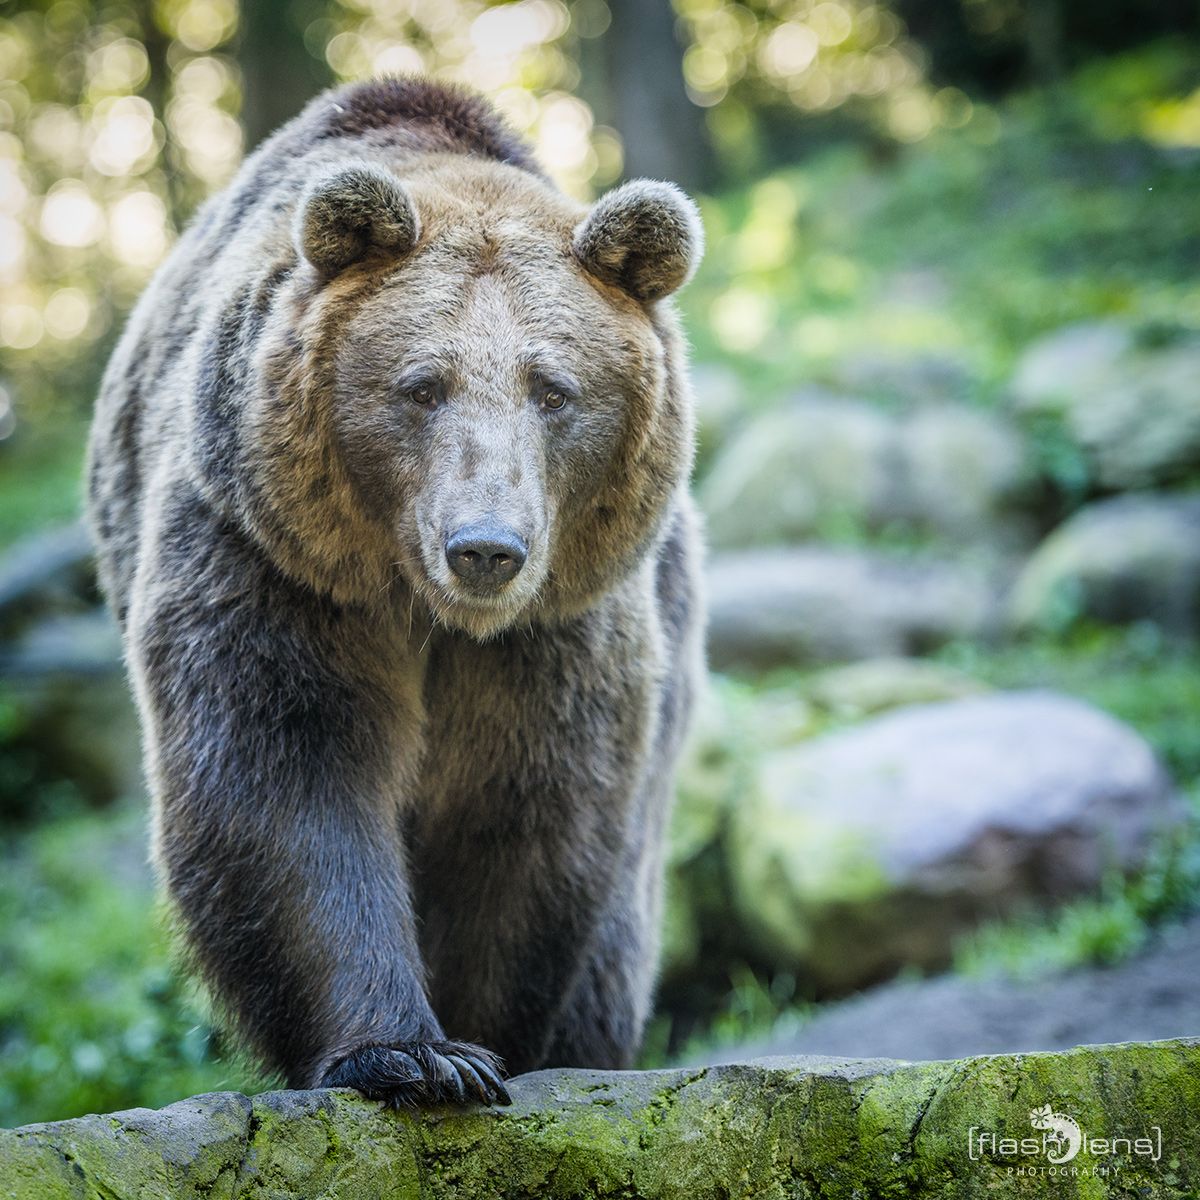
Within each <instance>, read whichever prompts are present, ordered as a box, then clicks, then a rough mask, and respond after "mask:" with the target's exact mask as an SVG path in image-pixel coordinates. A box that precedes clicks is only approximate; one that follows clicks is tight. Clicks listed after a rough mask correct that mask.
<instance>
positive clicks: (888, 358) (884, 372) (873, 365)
mask: <svg viewBox="0 0 1200 1200" xmlns="http://www.w3.org/2000/svg"><path fill="white" fill-rule="evenodd" d="M832 378H833V380H834V381H835V382H836V383H837V385H838V387H840V388H842V389H844V390H845V391H847V392H849V393H851V394H856V395H860V396H879V397H882V398H885V399H887V400H890V401H897V400H898V401H900V402H901V403H904V404H909V405H921V404H928V403H929V402H930V401H942V402H946V401H949V402H959V401H962V400H964V399H966V398H967V397H968V396H969V395H970V393H971V391H972V389H973V388H974V387H975V386H976V381H975V373H974V372H973V371H972V370H971V368H970V366H969V364H968V363H966V362H965V361H963V360H962V359H960V358H954V357H951V356H949V355H946V354H932V353H913V352H911V351H907V352H906V351H899V350H895V349H893V348H890V347H883V346H863V347H856V348H855V349H854V350H853V352H852V353H850V354H847V355H846V356H845V357H844V358H842V359H840V360H839V361H837V362H835V363H834V364H833V365H832Z"/></svg>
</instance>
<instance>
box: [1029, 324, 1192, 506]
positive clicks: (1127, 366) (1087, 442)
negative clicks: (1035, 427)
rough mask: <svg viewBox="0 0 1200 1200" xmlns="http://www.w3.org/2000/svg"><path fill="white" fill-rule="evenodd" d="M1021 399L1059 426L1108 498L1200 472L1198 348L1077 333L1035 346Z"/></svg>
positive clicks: (1095, 331)
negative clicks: (1117, 492)
mask: <svg viewBox="0 0 1200 1200" xmlns="http://www.w3.org/2000/svg"><path fill="white" fill-rule="evenodd" d="M1013 392H1014V394H1015V396H1016V399H1017V402H1018V404H1019V405H1020V407H1021V408H1023V409H1024V410H1025V411H1027V412H1040V413H1052V414H1056V415H1058V416H1059V417H1061V419H1062V421H1063V423H1064V425H1065V427H1066V429H1067V432H1068V433H1069V434H1070V436H1071V437H1072V438H1073V439H1074V440H1075V442H1076V443H1077V444H1078V445H1079V447H1080V448H1081V449H1082V450H1083V452H1084V454H1085V456H1086V457H1087V459H1088V461H1089V463H1090V466H1091V469H1092V471H1093V473H1094V475H1095V478H1096V480H1097V482H1098V483H1099V484H1100V485H1101V486H1102V487H1104V488H1115V489H1124V488H1142V487H1148V486H1154V485H1157V484H1163V483H1170V482H1173V481H1175V480H1178V479H1182V478H1185V477H1187V476H1189V475H1191V474H1195V473H1196V472H1197V471H1200V339H1196V338H1178V339H1176V340H1174V341H1171V342H1168V343H1167V344H1165V345H1139V344H1138V341H1137V339H1136V338H1135V336H1134V334H1133V332H1132V331H1131V330H1129V329H1128V328H1127V327H1125V326H1122V325H1120V324H1115V323H1088V324H1083V325H1075V326H1070V327H1068V328H1067V329H1064V330H1061V331H1059V332H1058V333H1055V334H1052V335H1050V336H1049V337H1048V338H1046V339H1044V340H1043V341H1041V342H1037V343H1035V344H1034V345H1033V346H1032V347H1031V348H1030V349H1029V350H1028V351H1027V352H1026V354H1025V356H1024V358H1023V359H1022V361H1021V362H1020V363H1019V365H1018V368H1017V372H1016V376H1015V378H1014V381H1013Z"/></svg>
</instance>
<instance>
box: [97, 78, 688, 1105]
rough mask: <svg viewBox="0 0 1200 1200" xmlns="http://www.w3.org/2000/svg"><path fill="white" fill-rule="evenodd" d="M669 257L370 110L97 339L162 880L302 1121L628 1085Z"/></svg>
mask: <svg viewBox="0 0 1200 1200" xmlns="http://www.w3.org/2000/svg"><path fill="white" fill-rule="evenodd" d="M699 252H700V229H699V224H698V221H697V218H696V215H695V210H694V209H693V207H692V205H691V203H690V202H689V201H687V200H686V199H685V198H684V197H683V196H682V195H681V194H680V193H678V192H677V191H676V190H675V189H674V188H672V187H670V186H669V185H665V184H652V183H634V184H627V185H626V186H625V187H623V188H621V189H618V190H617V191H616V192H614V193H611V194H610V195H609V196H607V197H605V198H603V199H602V200H601V201H600V203H599V204H598V205H597V206H596V207H595V208H594V209H593V210H592V211H591V212H588V211H587V210H585V209H582V208H580V207H579V206H578V205H576V204H574V203H573V202H571V201H569V200H567V199H566V198H564V197H563V196H562V195H561V194H560V193H558V192H557V191H555V190H554V188H553V187H552V186H551V185H550V184H549V183H548V182H547V181H546V180H545V178H544V177H543V176H542V175H541V173H540V172H539V171H538V170H537V168H536V166H535V165H534V163H533V160H532V157H531V155H530V153H529V151H528V149H527V148H526V147H525V146H524V145H523V144H521V143H520V142H519V140H517V139H516V138H515V137H514V136H513V135H512V134H511V133H509V132H508V131H507V130H506V129H505V128H504V127H503V125H502V124H501V122H500V121H499V120H498V119H497V118H496V116H495V115H494V114H493V113H492V111H491V110H490V108H488V106H487V105H486V104H485V103H484V102H483V101H482V100H480V99H479V98H477V97H474V96H470V95H467V94H463V93H460V92H457V91H452V90H447V89H445V88H442V87H439V86H436V85H433V84H430V83H427V82H421V81H414V80H403V81H392V82H385V83H375V84H367V85H360V86H357V87H351V88H346V89H343V90H341V91H338V92H332V93H329V94H326V95H324V96H321V97H319V98H318V99H317V100H315V101H314V102H313V103H312V104H311V105H310V106H309V107H308V108H307V109H306V110H305V112H304V113H303V114H301V116H299V117H298V118H297V119H296V120H295V121H293V122H292V123H291V124H289V125H287V126H285V127H284V128H283V129H282V130H281V131H280V132H279V133H278V134H276V136H275V137H274V138H273V139H271V141H269V142H268V143H267V144H266V145H265V146H264V147H263V148H262V149H261V150H260V151H259V152H258V153H256V154H255V155H254V156H253V157H252V158H250V159H249V160H248V161H247V163H246V164H245V166H244V167H243V168H242V170H241V172H240V173H239V175H238V177H237V178H236V179H235V180H234V182H233V183H232V184H231V186H230V187H229V188H228V189H227V190H226V191H225V192H224V193H223V194H222V195H220V196H218V197H217V198H215V199H214V200H213V201H211V202H210V203H209V204H208V205H207V206H206V208H205V209H204V210H202V212H201V213H200V214H199V215H198V217H197V219H196V221H195V222H194V223H193V225H192V227H191V228H190V229H189V230H188V232H187V233H186V234H185V235H184V237H183V238H182V239H181V240H180V243H179V245H178V247H177V248H176V250H175V251H174V253H173V254H172V255H171V257H170V259H169V260H168V262H167V263H166V264H165V265H164V266H163V268H162V269H161V270H160V272H159V274H158V276H157V277H156V279H155V281H154V282H153V284H152V285H151V287H150V288H149V290H148V291H147V293H146V295H145V296H144V297H143V299H142V301H141V303H140V304H139V306H138V308H137V310H136V311H135V313H134V315H133V318H132V319H131V321H130V324H129V328H128V329H127V330H126V332H125V335H124V337H123V338H122V340H121V343H120V345H119V346H118V348H117V351H116V353H115V354H114V356H113V360H112V362H111V364H110V366H109V370H108V374H107V376H106V378H105V382H104V386H103V390H102V393H101V396H100V399H99V403H98V406H97V413H96V420H95V425H94V429H93V437H92V446H91V462H90V471H89V490H90V512H91V518H92V524H93V528H94V531H95V536H96V541H97V544H98V546H99V550H100V562H101V571H102V577H103V580H104V584H105V587H106V590H107V593H108V596H109V599H110V601H111V603H112V605H113V607H114V609H115V610H116V612H117V613H118V615H119V617H120V619H121V621H122V623H123V625H124V628H125V632H126V639H127V647H128V657H129V663H130V670H131V674H132V678H133V683H134V687H135V690H136V692H137V696H138V700H139V704H140V707H141V711H142V716H143V721H144V727H145V738H146V755H147V764H148V772H149V777H150V781H151V785H152V789H153V792H154V798H155V844H156V851H157V857H158V861H159V864H160V868H161V872H162V875H163V877H164V879H165V882H166V886H167V888H168V890H169V893H170V895H171V897H172V899H173V901H174V904H175V906H176V908H177V910H178V913H179V915H180V918H181V920H182V923H183V926H184V929H185V932H186V935H187V939H188V942H189V945H190V947H191V950H192V953H193V955H194V958H195V960H196V963H197V965H198V967H199V969H200V970H201V971H202V973H203V975H204V977H205V978H206V979H207V981H208V982H209V983H210V985H211V986H212V987H213V989H214V991H215V993H216V994H217V996H218V997H219V998H220V999H221V1000H222V1002H223V1003H224V1004H225V1006H226V1007H227V1008H228V1010H229V1011H230V1012H231V1014H232V1015H233V1017H234V1018H235V1019H236V1021H237V1023H238V1025H239V1027H240V1028H241V1030H242V1031H243V1033H244V1034H245V1035H246V1036H247V1037H248V1039H249V1040H250V1041H251V1043H252V1044H253V1045H254V1047H255V1048H256V1049H257V1050H258V1052H259V1053H260V1054H261V1055H262V1056H263V1057H264V1059H265V1060H266V1061H267V1062H268V1063H269V1064H270V1065H271V1066H273V1067H274V1068H276V1069H278V1070H279V1071H281V1072H282V1073H283V1074H284V1076H285V1078H286V1079H287V1081H288V1083H289V1084H291V1085H293V1086H297V1087H306V1086H314V1085H320V1084H325V1085H350V1086H354V1087H358V1088H360V1089H361V1090H362V1091H364V1092H365V1093H366V1094H368V1095H371V1096H378V1097H381V1098H384V1099H388V1100H391V1101H393V1102H404V1101H412V1100H438V1099H462V1098H464V1097H468V1096H472V1095H473V1096H476V1097H478V1098H480V1099H483V1100H485V1101H494V1100H497V1099H503V1098H504V1095H505V1093H504V1087H503V1084H502V1083H501V1081H500V1078H499V1066H498V1063H497V1059H496V1057H495V1055H499V1056H501V1057H502V1058H503V1060H504V1061H505V1062H506V1064H507V1066H508V1068H509V1069H510V1070H513V1071H524V1070H528V1069H530V1068H533V1067H536V1066H540V1065H545V1064H550V1063H558V1064H572V1065H580V1066H596V1067H616V1066H623V1065H627V1064H628V1063H629V1061H630V1058H631V1055H632V1054H633V1052H634V1050H635V1048H636V1046H637V1043H638V1039H639V1036H640V1032H641V1028H642V1025H643V1022H644V1020H645V1018H646V1015H647V1009H648V1005H649V999H650V992H651V986H652V979H653V971H654V961H655V956H656V947H657V933H656V926H657V920H658V911H659V890H660V876H661V858H662V835H663V822H664V817H665V813H666V809H667V803H668V796H669V792H670V786H671V768H672V765H673V763H674V760H675V757H676V754H677V751H678V747H679V742H680V738H681V735H682V730H683V727H684V724H685V721H686V716H687V712H688V708H689V705H690V700H691V694H692V690H693V685H694V682H695V678H696V673H697V670H698V667H699V616H698V608H697V603H696V599H695V572H696V565H697V558H698V546H697V540H696V534H695V528H694V518H693V513H692V508H691V504H690V502H689V500H688V497H687V493H686V481H687V477H688V473H689V469H690V464H691V456H692V418H691V404H690V399H689V395H688V390H687V383H686V378H685V367H684V360H683V350H682V346H681V342H680V337H679V334H678V332H677V328H676V322H675V318H674V315H673V313H672V311H671V309H670V308H669V306H668V305H667V304H664V303H661V302H660V300H661V298H662V297H664V296H666V295H667V294H668V293H669V292H670V291H672V290H673V289H674V288H676V287H678V286H679V285H680V284H681V283H682V282H683V281H684V280H685V279H686V278H687V276H688V274H689V273H690V271H691V269H692V268H693V266H694V264H695V261H696V259H697V257H698V255H699ZM485 535H486V536H485ZM455 539H457V541H456V540H455ZM464 539H465V540H464ZM481 539H482V540H481ZM463 546H465V547H466V549H465V550H464V549H462V547H463ZM497 564H498V565H497ZM489 572H490V573H489ZM481 1046H483V1047H487V1049H483V1048H481Z"/></svg>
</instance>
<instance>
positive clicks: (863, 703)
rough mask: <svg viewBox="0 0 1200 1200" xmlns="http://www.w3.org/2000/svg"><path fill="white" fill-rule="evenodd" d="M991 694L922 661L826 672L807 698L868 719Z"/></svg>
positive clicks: (876, 661)
mask: <svg viewBox="0 0 1200 1200" xmlns="http://www.w3.org/2000/svg"><path fill="white" fill-rule="evenodd" d="M985 691H987V688H986V687H985V686H984V685H983V684H982V683H979V682H978V681H977V680H975V679H971V678H970V677H969V676H967V675H964V674H963V673H962V672H961V671H955V670H953V669H952V668H950V667H943V666H940V665H939V664H938V663H933V662H926V661H924V660H923V659H919V658H871V659H867V660H866V661H865V662H860V663H851V664H850V665H849V666H845V667H834V668H833V669H832V670H828V671H822V672H821V673H820V674H819V675H818V676H817V677H816V678H815V679H813V680H812V682H811V683H810V684H809V687H808V695H809V697H810V699H812V700H813V701H814V702H815V703H817V704H819V705H821V706H822V707H823V708H828V709H832V710H833V711H834V712H837V713H840V714H842V715H846V716H864V715H867V714H870V713H877V712H883V711H884V710H886V709H889V708H902V707H903V706H905V705H908V704H929V703H932V702H933V701H935V700H957V699H960V698H961V697H963V696H973V695H977V694H979V693H980V692H985Z"/></svg>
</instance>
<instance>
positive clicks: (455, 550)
mask: <svg viewBox="0 0 1200 1200" xmlns="http://www.w3.org/2000/svg"><path fill="white" fill-rule="evenodd" d="M526 553H527V549H526V546H525V543H524V542H523V541H522V540H521V538H520V537H519V536H518V535H517V534H516V533H515V532H514V531H513V530H511V529H509V528H508V526H507V525H501V524H499V523H498V522H495V521H479V522H476V523H475V524H473V525H464V526H463V527H462V528H461V529H459V530H456V531H455V532H454V533H452V534H451V535H450V536H449V537H448V538H447V539H446V561H447V562H448V563H449V564H450V570H452V571H453V572H454V573H455V575H457V576H458V577H459V578H460V579H465V580H467V582H468V583H479V584H487V585H489V586H494V587H499V586H500V584H502V583H507V582H508V581H509V580H510V579H511V578H512V577H513V576H514V575H516V573H517V572H518V571H519V570H520V569H521V568H522V567H523V566H524V565H525V555H526Z"/></svg>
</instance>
